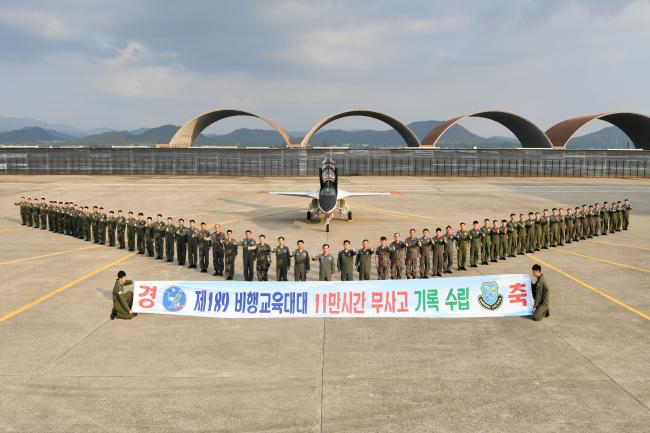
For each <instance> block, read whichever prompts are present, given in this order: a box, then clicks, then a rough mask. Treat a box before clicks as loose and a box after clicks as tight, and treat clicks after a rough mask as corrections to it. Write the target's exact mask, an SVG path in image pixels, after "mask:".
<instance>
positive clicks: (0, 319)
mask: <svg viewBox="0 0 650 433" xmlns="http://www.w3.org/2000/svg"><path fill="white" fill-rule="evenodd" d="M136 254H137V253H131V254H128V255H126V256H123V257H120V258H119V259H117V260H113V261H112V262H110V263H108V264H106V265H104V266H102V267H101V268H98V269H95V270H94V271H92V272H89V273H87V274H86V275H83V276H81V277H79V278H77V279H76V280H74V281H71V282H69V283H68V284H66V285H65V286H61V287H59V288H58V289H55V290H52V291H51V292H48V293H46V294H45V295H43V296H41V297H40V298H38V299H35V300H34V301H32V302H30V303H29V304H25V305H23V306H22V307H20V308H17V309H15V310H14V311H12V312H10V313H7V314H5V315H4V316H2V317H0V322H4V321H5V320H8V319H11V318H12V317H14V316H15V315H17V314H20V313H22V312H23V311H25V310H29V309H30V308H32V307H34V306H36V305H38V304H40V303H41V302H44V301H47V300H48V299H50V298H51V297H52V296H54V295H56V294H58V293H61V292H63V291H64V290H66V289H69V288H70V287H73V286H76V285H77V284H79V283H81V282H83V281H85V280H87V279H88V278H90V277H93V276H95V275H97V274H99V273H100V272H103V271H105V270H107V269H109V268H111V267H112V266H115V265H117V264H118V263H121V262H123V261H124V260H126V259H129V258H131V257H133V256H135V255H136Z"/></svg>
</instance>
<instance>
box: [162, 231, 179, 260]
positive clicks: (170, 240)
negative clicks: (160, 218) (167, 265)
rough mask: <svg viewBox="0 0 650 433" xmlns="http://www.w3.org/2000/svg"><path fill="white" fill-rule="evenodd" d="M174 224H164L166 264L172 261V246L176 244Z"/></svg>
mask: <svg viewBox="0 0 650 433" xmlns="http://www.w3.org/2000/svg"><path fill="white" fill-rule="evenodd" d="M177 230H178V229H177V228H176V226H175V225H174V224H165V259H166V260H167V262H173V261H174V244H175V243H176V231H177Z"/></svg>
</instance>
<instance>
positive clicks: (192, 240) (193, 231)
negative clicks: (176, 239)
mask: <svg viewBox="0 0 650 433" xmlns="http://www.w3.org/2000/svg"><path fill="white" fill-rule="evenodd" d="M198 249H199V229H197V228H196V227H194V228H192V227H188V229H187V262H188V268H196V264H197V263H196V255H197V253H198Z"/></svg>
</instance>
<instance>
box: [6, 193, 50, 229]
mask: <svg viewBox="0 0 650 433" xmlns="http://www.w3.org/2000/svg"><path fill="white" fill-rule="evenodd" d="M50 203H52V202H51V201H50ZM14 206H19V207H18V209H19V210H20V224H21V225H23V226H26V225H27V216H26V215H25V197H20V201H19V202H14ZM50 211H51V209H50ZM50 230H52V229H51V228H50Z"/></svg>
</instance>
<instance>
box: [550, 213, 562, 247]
mask: <svg viewBox="0 0 650 433" xmlns="http://www.w3.org/2000/svg"><path fill="white" fill-rule="evenodd" d="M548 222H549V226H550V229H549V232H550V234H551V238H550V239H549V244H550V246H551V248H555V247H557V244H559V243H560V221H559V220H558V218H557V209H556V208H553V209H551V216H550V218H549V219H548Z"/></svg>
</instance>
